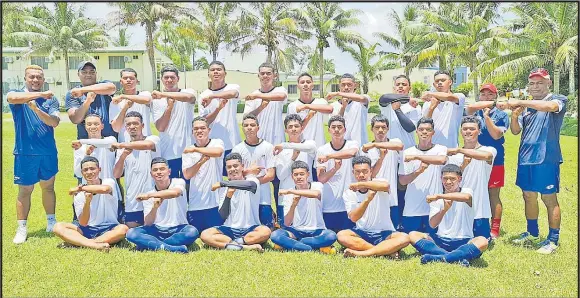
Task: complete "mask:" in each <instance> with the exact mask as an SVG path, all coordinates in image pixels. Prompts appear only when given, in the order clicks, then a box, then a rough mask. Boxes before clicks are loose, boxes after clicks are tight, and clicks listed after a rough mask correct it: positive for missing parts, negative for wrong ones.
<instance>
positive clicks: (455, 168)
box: [441, 163, 462, 176]
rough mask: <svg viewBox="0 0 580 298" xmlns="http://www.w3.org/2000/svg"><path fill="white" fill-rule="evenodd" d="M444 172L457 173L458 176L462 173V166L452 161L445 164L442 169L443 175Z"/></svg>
mask: <svg viewBox="0 0 580 298" xmlns="http://www.w3.org/2000/svg"><path fill="white" fill-rule="evenodd" d="M444 173H455V174H457V175H458V176H461V175H462V173H461V168H460V167H459V166H458V165H455V164H452V163H450V164H446V165H445V166H443V168H442V169H441V175H443V174H444Z"/></svg>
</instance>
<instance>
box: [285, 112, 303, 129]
mask: <svg viewBox="0 0 580 298" xmlns="http://www.w3.org/2000/svg"><path fill="white" fill-rule="evenodd" d="M290 121H298V123H300V125H302V122H303V120H302V117H300V115H298V114H288V115H286V118H284V127H287V126H288V122H290Z"/></svg>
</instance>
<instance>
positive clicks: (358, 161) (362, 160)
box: [352, 155, 371, 167]
mask: <svg viewBox="0 0 580 298" xmlns="http://www.w3.org/2000/svg"><path fill="white" fill-rule="evenodd" d="M361 163H366V164H367V165H369V167H370V166H371V159H370V158H368V157H366V156H362V155H358V156H355V157H353V158H352V166H353V167H354V165H358V164H361Z"/></svg>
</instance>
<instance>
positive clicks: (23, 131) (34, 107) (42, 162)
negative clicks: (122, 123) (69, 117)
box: [7, 65, 60, 244]
mask: <svg viewBox="0 0 580 298" xmlns="http://www.w3.org/2000/svg"><path fill="white" fill-rule="evenodd" d="M24 85H25V87H24V88H23V89H20V90H11V91H10V92H8V94H7V100H8V103H9V104H10V111H11V112H12V118H13V120H14V131H15V136H16V137H15V139H16V140H15V144H14V184H17V185H18V201H17V202H16V218H17V220H18V229H17V231H16V236H15V237H14V240H13V242H14V243H16V244H20V243H23V242H25V241H26V237H27V234H28V230H27V226H26V220H27V218H28V213H29V212H30V197H31V195H32V191H33V190H34V184H36V183H37V182H40V188H41V189H42V204H43V205H44V211H45V212H46V219H47V225H46V231H47V232H52V228H53V226H54V224H55V223H56V218H55V216H54V209H55V204H56V195H55V193H54V178H55V175H56V173H57V172H58V159H57V150H56V142H55V140H54V128H55V127H56V126H58V123H59V122H60V115H59V109H58V108H59V104H58V100H57V99H56V98H55V97H54V95H53V93H52V91H44V92H41V89H42V86H43V85H44V72H43V70H42V68H41V67H40V66H38V65H31V66H28V67H26V69H25V70H24Z"/></svg>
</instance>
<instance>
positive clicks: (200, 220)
mask: <svg viewBox="0 0 580 298" xmlns="http://www.w3.org/2000/svg"><path fill="white" fill-rule="evenodd" d="M187 222H188V223H189V224H190V225H192V226H194V227H195V228H196V229H197V230H198V231H200V232H203V231H204V230H205V229H209V228H213V227H216V226H221V225H223V224H224V220H223V219H222V217H221V216H220V213H219V210H218V207H215V208H209V209H203V210H195V211H187Z"/></svg>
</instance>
